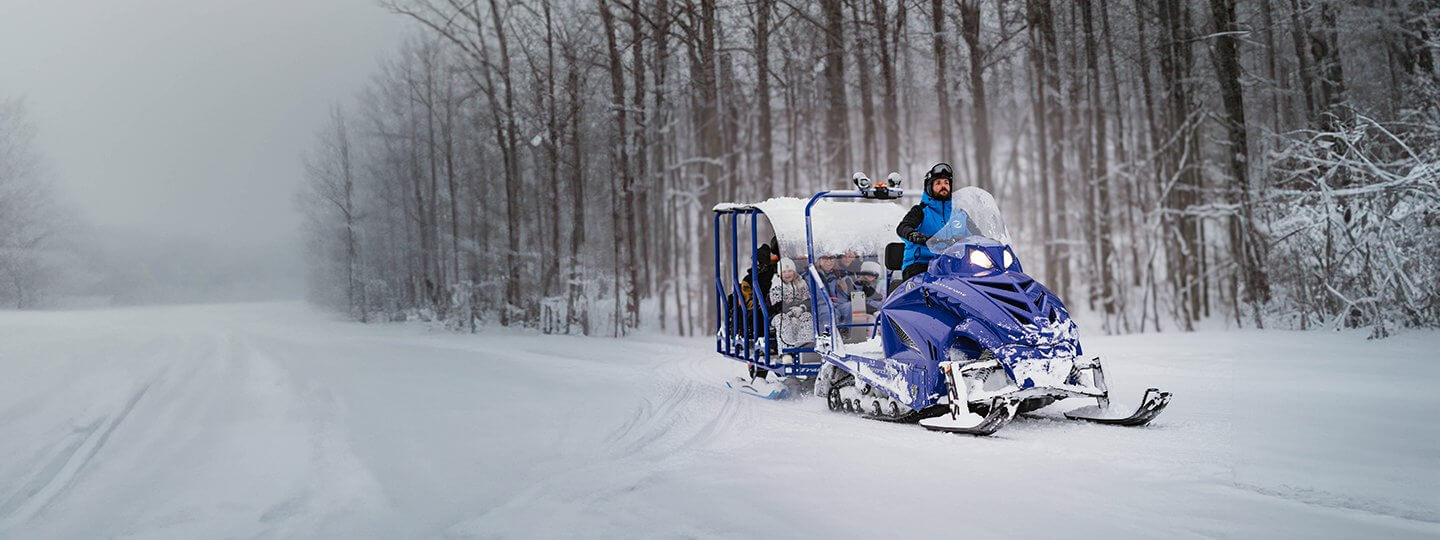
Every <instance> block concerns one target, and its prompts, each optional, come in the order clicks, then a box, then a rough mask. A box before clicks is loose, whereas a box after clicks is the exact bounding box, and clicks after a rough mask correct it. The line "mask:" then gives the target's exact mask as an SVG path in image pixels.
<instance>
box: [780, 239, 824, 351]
mask: <svg viewBox="0 0 1440 540" xmlns="http://www.w3.org/2000/svg"><path fill="white" fill-rule="evenodd" d="M779 270H780V271H779V278H780V279H777V280H775V282H774V283H773V284H771V285H770V304H771V305H774V304H779V305H780V312H779V313H776V314H775V316H774V317H773V318H772V319H771V321H772V324H773V325H774V326H775V335H776V337H777V338H779V340H780V347H781V348H782V349H783V348H791V347H799V346H801V345H804V344H806V343H810V342H811V341H812V340H813V336H812V334H814V332H815V327H814V324H815V323H814V319H813V318H812V315H811V314H810V284H809V283H807V282H806V281H805V280H804V279H803V278H801V277H800V273H799V272H798V271H797V270H796V268H795V261H793V260H791V259H790V258H788V257H787V258H784V259H780V268H779Z"/></svg>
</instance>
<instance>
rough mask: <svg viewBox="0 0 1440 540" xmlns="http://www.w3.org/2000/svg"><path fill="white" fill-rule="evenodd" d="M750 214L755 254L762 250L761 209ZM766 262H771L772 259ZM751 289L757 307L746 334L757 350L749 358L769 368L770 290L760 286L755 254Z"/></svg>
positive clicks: (751, 264) (752, 250) (751, 266)
mask: <svg viewBox="0 0 1440 540" xmlns="http://www.w3.org/2000/svg"><path fill="white" fill-rule="evenodd" d="M748 214H749V216H750V253H752V254H755V253H758V252H759V250H760V229H759V225H760V224H759V221H760V220H759V219H758V215H759V211H758V210H756V211H751V212H749V213H748ZM765 262H766V263H769V262H770V261H765ZM750 291H751V292H752V294H753V296H754V298H755V308H754V313H747V315H750V316H749V317H746V319H747V320H748V321H749V323H750V332H749V333H747V334H746V336H745V339H746V341H747V342H749V343H750V344H751V347H754V348H755V350H754V354H753V355H750V356H747V358H753V359H754V360H755V361H759V362H760V363H762V364H764V365H765V367H767V368H768V367H770V324H769V321H770V313H769V311H770V291H766V290H762V288H761V287H760V261H759V260H757V259H756V258H755V257H754V256H753V255H752V256H751V257H750ZM757 315H758V317H757ZM757 329H758V330H757ZM756 334H759V337H760V338H761V339H760V340H759V341H758V343H757V341H756V339H755V338H756V337H757V336H756Z"/></svg>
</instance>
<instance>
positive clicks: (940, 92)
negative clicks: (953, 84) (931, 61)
mask: <svg viewBox="0 0 1440 540" xmlns="http://www.w3.org/2000/svg"><path fill="white" fill-rule="evenodd" d="M941 2H942V0H930V30H931V32H933V37H932V43H933V44H934V47H935V101H936V112H937V113H938V114H937V120H938V122H937V123H939V124H940V152H939V155H940V157H941V159H947V160H948V159H950V158H948V157H946V156H949V155H950V152H952V151H954V150H953V149H954V148H955V136H954V135H953V134H952V133H951V130H950V121H951V120H950V117H951V113H950V89H949V85H948V84H946V81H947V80H948V79H949V72H948V71H946V69H945V50H946V48H947V47H946V46H945V10H944V9H943V8H942V6H941ZM1033 3H1034V2H1033V1H1032V2H1031V4H1033ZM1037 73H1038V72H1037Z"/></svg>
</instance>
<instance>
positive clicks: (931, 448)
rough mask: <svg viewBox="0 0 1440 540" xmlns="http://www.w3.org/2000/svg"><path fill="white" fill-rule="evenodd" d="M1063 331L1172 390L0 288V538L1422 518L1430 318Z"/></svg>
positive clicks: (1170, 531)
mask: <svg viewBox="0 0 1440 540" xmlns="http://www.w3.org/2000/svg"><path fill="white" fill-rule="evenodd" d="M1083 339H1084V342H1085V347H1086V350H1087V352H1089V353H1091V354H1098V355H1102V356H1103V357H1104V358H1105V359H1106V367H1107V374H1108V375H1110V379H1111V382H1112V386H1114V387H1115V388H1116V391H1117V392H1118V393H1119V394H1120V399H1121V400H1131V401H1133V400H1134V399H1136V398H1138V397H1139V395H1140V393H1141V392H1143V390H1144V388H1145V387H1146V386H1147V385H1153V386H1159V387H1162V388H1165V389H1167V390H1171V391H1173V392H1175V400H1174V402H1173V403H1172V405H1171V406H1170V408H1169V409H1168V410H1167V411H1166V412H1165V414H1163V415H1161V417H1160V418H1159V419H1158V420H1156V422H1155V423H1154V424H1153V425H1151V426H1149V427H1146V428H1139V429H1126V428H1117V427H1109V426H1098V425H1087V424H1076V423H1072V422H1066V421H1062V420H1053V419H1044V418H1039V419H1036V418H1021V419H1018V420H1016V421H1015V422H1014V423H1012V424H1011V425H1010V426H1008V427H1007V428H1005V429H1004V430H1003V431H1001V432H1000V433H999V434H997V435H996V436H994V437H990V438H972V437H965V436H954V435H946V434H939V433H930V432H926V431H924V430H923V429H921V428H920V427H918V426H915V425H897V424H888V423H882V422H876V421H868V420H863V419H859V418H853V417H849V416H845V415H841V414H837V413H831V412H829V411H826V410H825V405H824V402H823V401H822V400H819V399H815V398H810V399H801V400H794V401H782V402H771V401H765V400H761V399H757V398H753V397H750V396H744V395H740V394H737V393H735V392H733V391H730V390H728V389H726V388H725V387H724V384H723V380H724V379H725V378H726V377H729V376H733V375H736V374H739V373H741V371H742V370H741V367H740V365H739V364H738V363H734V362H731V361H728V360H724V359H722V358H720V357H718V356H717V355H715V354H714V353H712V352H710V351H711V346H712V345H711V343H710V342H709V340H707V339H678V338H669V337H661V336H639V337H635V338H630V339H625V340H613V339H603V338H578V337H553V336H541V335H537V334H533V333H507V332H502V331H499V330H486V331H484V332H482V333H481V334H480V335H474V336H472V335H457V334H451V333H447V332H443V331H431V330H427V329H425V328H423V327H419V326H415V325H361V324H356V323H348V322H342V321H338V320H336V319H334V317H332V316H329V315H326V314H323V313H320V312H317V311H315V310H312V309H310V308H307V307H305V306H303V305H299V304H233V305H218V306H179V307H163V308H142V309H117V310H101V311H83V312H43V313H15V312H0V538H96V537H106V538H109V537H115V538H200V537H227V538H228V537H254V538H296V537H302V538H304V537H325V538H429V537H446V538H469V537H484V538H492V537H525V538H530V537H545V538H549V537H602V538H633V537H756V536H782V537H817V538H819V537H826V538H836V537H840V538H857V537H867V538H873V537H876V535H879V536H880V537H929V538H940V537H946V538H954V537H960V536H967V537H969V536H974V537H982V538H994V537H1014V536H1034V537H1047V538H1048V537H1058V536H1062V535H1063V536H1067V537H1081V538H1137V537H1157V536H1166V537H1179V538H1214V537H1221V538H1256V537H1312V538H1313V537H1334V538H1374V537H1385V538H1435V537H1437V536H1440V497H1437V496H1436V495H1435V491H1434V486H1436V485H1440V427H1437V426H1440V424H1437V422H1435V420H1434V415H1435V413H1436V412H1440V392H1436V391H1435V390H1434V385H1435V384H1436V381H1437V380H1440V356H1437V354H1436V351H1437V350H1440V333H1434V332H1412V333H1408V334H1404V335H1401V336H1399V337H1396V338H1392V339H1388V340H1382V341H1366V340H1364V339H1363V336H1361V335H1358V334H1354V333H1341V334H1335V333H1317V332H1310V333H1296V332H1224V333H1215V332H1212V333H1198V334H1164V335H1143V336H1127V337H1113V338H1107V337H1095V336H1084V337H1083ZM1078 405H1079V403H1075V404H1073V405H1071V406H1078ZM1042 414H1043V415H1047V416H1052V417H1053V416H1058V415H1059V410H1046V411H1042Z"/></svg>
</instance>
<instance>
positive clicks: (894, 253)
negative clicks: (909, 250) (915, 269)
mask: <svg viewBox="0 0 1440 540" xmlns="http://www.w3.org/2000/svg"><path fill="white" fill-rule="evenodd" d="M885 268H886V269H889V270H893V271H896V272H899V271H901V270H904V269H905V243H904V242H891V243H889V244H886V245H885Z"/></svg>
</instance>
